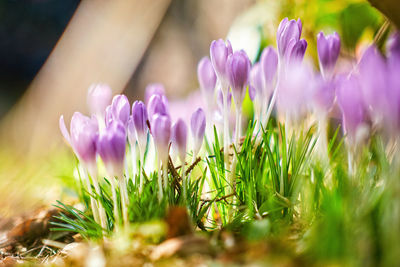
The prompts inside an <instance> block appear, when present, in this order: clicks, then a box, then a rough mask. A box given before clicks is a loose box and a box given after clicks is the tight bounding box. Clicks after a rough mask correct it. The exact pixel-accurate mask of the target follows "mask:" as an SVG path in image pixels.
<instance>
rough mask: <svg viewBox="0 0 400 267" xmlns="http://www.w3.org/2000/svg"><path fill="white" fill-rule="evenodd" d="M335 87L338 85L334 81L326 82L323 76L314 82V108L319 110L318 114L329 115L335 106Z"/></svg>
mask: <svg viewBox="0 0 400 267" xmlns="http://www.w3.org/2000/svg"><path fill="white" fill-rule="evenodd" d="M335 86H336V83H335V81H333V80H325V79H323V78H322V77H321V76H319V77H317V78H315V80H314V97H313V102H314V106H315V108H316V109H317V113H321V112H322V113H324V114H326V113H328V112H329V111H330V110H331V109H332V106H333V103H334V101H335Z"/></svg>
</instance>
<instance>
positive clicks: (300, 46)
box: [286, 39, 307, 62]
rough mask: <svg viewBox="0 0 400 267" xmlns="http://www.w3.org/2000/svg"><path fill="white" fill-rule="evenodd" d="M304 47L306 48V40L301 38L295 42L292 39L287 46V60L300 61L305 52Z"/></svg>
mask: <svg viewBox="0 0 400 267" xmlns="http://www.w3.org/2000/svg"><path fill="white" fill-rule="evenodd" d="M306 49H307V41H306V40H304V39H301V40H299V41H297V42H295V41H294V40H292V41H291V42H290V43H289V46H288V51H287V58H286V60H287V62H292V61H302V60H303V58H304V54H305V53H306Z"/></svg>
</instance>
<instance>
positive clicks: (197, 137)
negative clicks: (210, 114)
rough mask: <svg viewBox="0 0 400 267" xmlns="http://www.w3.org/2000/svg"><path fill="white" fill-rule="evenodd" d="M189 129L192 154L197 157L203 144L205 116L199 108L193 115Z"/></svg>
mask: <svg viewBox="0 0 400 267" xmlns="http://www.w3.org/2000/svg"><path fill="white" fill-rule="evenodd" d="M190 129H191V131H192V136H193V141H194V147H193V153H194V155H197V154H198V153H199V151H200V148H201V145H202V144H203V138H204V132H205V130H206V115H205V114H204V111H203V110H202V109H201V108H199V109H197V110H196V111H195V112H194V113H193V114H192V118H191V120H190Z"/></svg>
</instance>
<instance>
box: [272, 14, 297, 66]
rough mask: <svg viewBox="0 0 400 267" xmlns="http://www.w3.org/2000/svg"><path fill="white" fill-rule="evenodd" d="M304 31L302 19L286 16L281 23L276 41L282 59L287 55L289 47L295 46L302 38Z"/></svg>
mask: <svg viewBox="0 0 400 267" xmlns="http://www.w3.org/2000/svg"><path fill="white" fill-rule="evenodd" d="M301 31H302V23H301V20H300V19H298V20H297V21H296V20H294V19H292V20H289V19H288V18H284V19H283V20H282V21H281V23H280V24H279V27H278V31H277V34H276V42H277V46H278V52H279V57H280V58H281V59H283V58H285V57H286V54H287V51H288V48H293V47H294V45H295V44H296V43H297V42H298V41H299V40H300V36H301Z"/></svg>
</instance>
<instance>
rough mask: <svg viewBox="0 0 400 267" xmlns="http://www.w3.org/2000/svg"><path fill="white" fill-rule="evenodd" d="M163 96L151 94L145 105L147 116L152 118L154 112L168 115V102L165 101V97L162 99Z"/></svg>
mask: <svg viewBox="0 0 400 267" xmlns="http://www.w3.org/2000/svg"><path fill="white" fill-rule="evenodd" d="M163 97H165V96H160V95H157V94H155V95H152V96H151V97H150V100H149V104H148V105H147V113H148V116H149V118H153V117H154V115H155V114H160V115H168V114H169V112H168V108H167V105H168V103H167V102H166V98H165V99H163Z"/></svg>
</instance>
